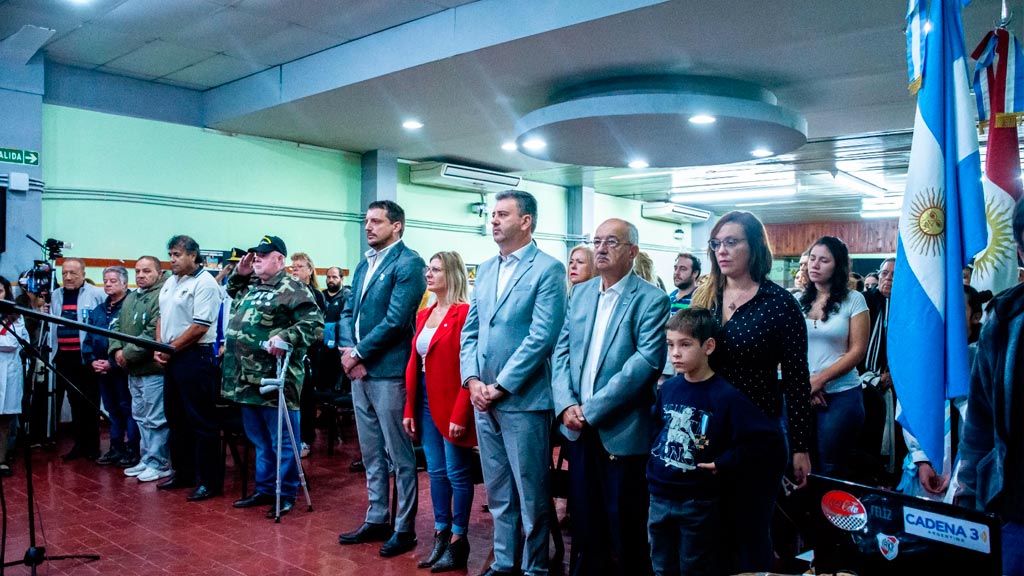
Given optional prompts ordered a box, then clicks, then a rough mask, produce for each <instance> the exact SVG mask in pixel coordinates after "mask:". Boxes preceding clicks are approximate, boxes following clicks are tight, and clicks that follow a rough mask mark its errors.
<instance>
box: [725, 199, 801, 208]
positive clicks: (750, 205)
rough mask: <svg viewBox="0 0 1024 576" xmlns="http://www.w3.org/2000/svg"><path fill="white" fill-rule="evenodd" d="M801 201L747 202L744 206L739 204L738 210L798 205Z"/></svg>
mask: <svg viewBox="0 0 1024 576" xmlns="http://www.w3.org/2000/svg"><path fill="white" fill-rule="evenodd" d="M799 202H800V200H783V201H781V202H780V201H778V200H775V201H768V202H745V203H743V204H737V205H736V207H737V208H753V207H754V206H778V205H779V204H798V203H799Z"/></svg>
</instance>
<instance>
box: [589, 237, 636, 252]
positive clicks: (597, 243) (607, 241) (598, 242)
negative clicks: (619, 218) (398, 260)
mask: <svg viewBox="0 0 1024 576" xmlns="http://www.w3.org/2000/svg"><path fill="white" fill-rule="evenodd" d="M591 243H592V244H593V245H594V249H595V250H596V249H598V248H600V247H601V246H605V247H606V248H608V249H609V250H615V249H616V248H618V247H619V246H629V242H620V241H619V239H618V238H616V237H614V236H613V237H611V238H594V239H593V240H591Z"/></svg>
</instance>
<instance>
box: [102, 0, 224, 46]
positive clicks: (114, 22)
mask: <svg viewBox="0 0 1024 576" xmlns="http://www.w3.org/2000/svg"><path fill="white" fill-rule="evenodd" d="M223 9H224V7H223V6H221V5H219V4H216V3H214V2H211V1H210V0H128V1H127V2H125V3H124V4H121V5H120V6H118V7H117V8H114V9H113V10H111V11H110V12H108V13H106V14H104V15H103V16H101V17H100V18H98V19H97V20H96V23H97V24H100V25H102V26H104V27H106V28H111V29H113V30H119V31H121V32H127V33H132V34H142V35H146V36H150V37H153V38H157V37H160V36H164V35H167V34H168V33H169V32H171V31H172V30H177V29H179V28H182V27H187V26H195V25H197V24H198V23H199V22H200V21H201V20H202V19H204V18H208V17H209V16H210V15H212V14H213V13H214V12H216V11H218V10H223Z"/></svg>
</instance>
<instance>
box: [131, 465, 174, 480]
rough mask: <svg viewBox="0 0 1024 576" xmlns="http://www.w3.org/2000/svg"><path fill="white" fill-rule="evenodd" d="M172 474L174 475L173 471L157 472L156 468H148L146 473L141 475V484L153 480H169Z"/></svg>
mask: <svg viewBox="0 0 1024 576" xmlns="http://www.w3.org/2000/svg"><path fill="white" fill-rule="evenodd" d="M171 474H174V471H173V470H157V469H156V468H146V471H145V472H143V473H142V474H139V478H138V480H139V482H152V481H153V480H159V479H161V478H167V477H168V476H170V475H171Z"/></svg>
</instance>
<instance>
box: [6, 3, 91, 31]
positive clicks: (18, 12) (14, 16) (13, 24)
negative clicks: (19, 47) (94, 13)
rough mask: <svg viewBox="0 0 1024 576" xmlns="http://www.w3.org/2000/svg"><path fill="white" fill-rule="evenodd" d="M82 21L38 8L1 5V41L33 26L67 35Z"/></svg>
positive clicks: (70, 15)
mask: <svg viewBox="0 0 1024 576" xmlns="http://www.w3.org/2000/svg"><path fill="white" fill-rule="evenodd" d="M81 22H82V21H81V19H80V18H76V17H75V16H74V15H73V14H67V13H57V14H53V13H49V12H47V11H46V10H43V9H40V8H38V7H32V6H29V7H21V6H15V5H14V4H10V3H4V4H0V40H2V39H4V38H7V37H8V36H10V35H11V34H14V33H15V32H17V31H18V30H21V28H22V26H26V25H32V26H39V27H40V28H50V29H52V30H56V31H57V35H58V36H59V35H61V34H66V33H68V32H70V31H71V30H74V29H75V28H77V27H78V25H79V24H81Z"/></svg>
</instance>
